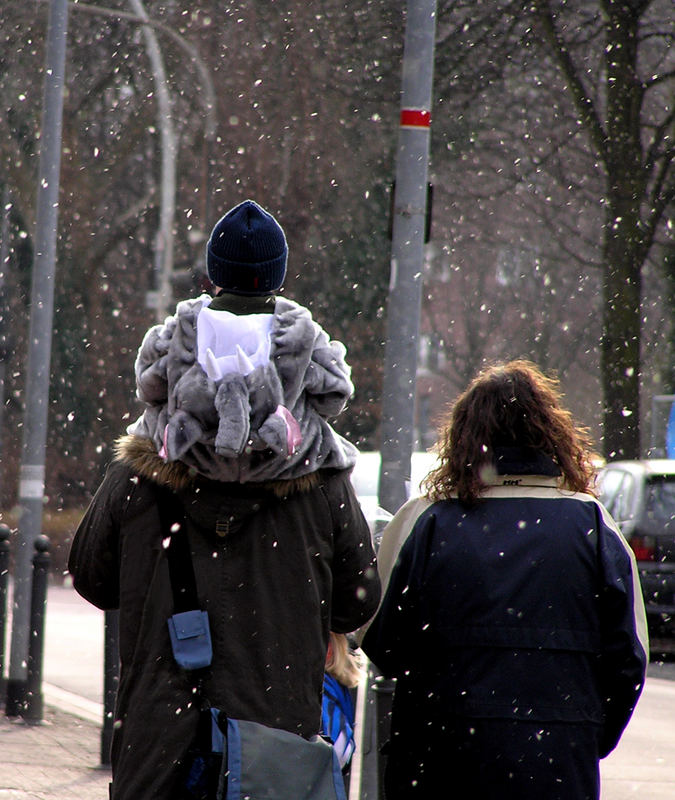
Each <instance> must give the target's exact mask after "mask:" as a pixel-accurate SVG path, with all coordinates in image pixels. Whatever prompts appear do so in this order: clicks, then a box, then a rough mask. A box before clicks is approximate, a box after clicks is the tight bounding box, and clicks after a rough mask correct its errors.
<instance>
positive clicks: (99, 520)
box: [69, 437, 380, 800]
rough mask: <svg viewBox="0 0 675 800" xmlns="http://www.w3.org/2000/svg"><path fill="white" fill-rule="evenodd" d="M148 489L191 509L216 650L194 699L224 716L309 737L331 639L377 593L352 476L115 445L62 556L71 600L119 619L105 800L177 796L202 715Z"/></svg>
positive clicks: (369, 610) (364, 612)
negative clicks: (221, 467)
mask: <svg viewBox="0 0 675 800" xmlns="http://www.w3.org/2000/svg"><path fill="white" fill-rule="evenodd" d="M156 483H163V484H165V485H169V486H171V487H172V488H173V489H175V490H176V491H177V493H178V495H179V497H180V500H181V502H182V505H183V506H184V508H185V511H186V520H187V525H186V527H187V533H188V537H189V542H190V549H191V551H192V555H193V563H194V569H195V573H196V579H197V587H198V594H199V598H200V601H201V604H202V607H203V608H204V609H206V610H207V611H208V614H209V621H210V625H211V634H212V638H213V647H214V658H213V666H212V669H211V673H210V677H208V678H207V680H206V681H205V684H204V694H205V695H206V697H207V698H208V700H209V701H210V703H211V704H212V705H213V706H217V707H220V708H222V709H224V710H225V711H226V712H227V713H228V714H229V715H230V716H233V717H239V718H243V719H249V720H253V721H256V722H260V723H264V724H267V725H272V726H276V727H281V728H284V729H286V730H289V731H294V732H297V733H299V734H302V735H304V736H310V735H312V734H315V733H317V731H318V729H319V724H320V715H321V690H322V681H323V672H324V663H325V657H326V648H327V642H328V632H329V630H330V629H332V630H335V631H338V632H348V631H352V630H354V629H355V628H357V627H358V626H359V625H361V624H363V623H364V622H365V621H366V620H367V619H368V618H369V617H370V616H371V615H372V614H373V613H374V611H375V609H376V607H377V603H378V601H379V596H380V584H379V579H378V577H377V571H376V568H375V566H374V553H373V549H372V546H371V537H370V533H369V530H368V527H367V524H366V522H365V520H364V518H363V515H362V513H361V510H360V508H359V505H358V501H357V499H356V497H355V495H354V492H353V489H352V487H351V484H350V481H349V473H348V471H345V470H342V471H336V470H319V471H318V472H315V473H314V474H312V475H308V476H305V477H303V478H298V479H296V480H291V481H277V482H275V483H257V484H243V485H242V484H235V483H222V482H215V481H211V480H207V479H206V478H203V477H199V476H195V473H194V471H189V470H188V469H186V468H185V466H184V465H182V464H181V463H180V462H169V463H167V462H165V461H162V460H161V459H160V458H158V456H157V455H156V452H155V450H154V447H153V445H152V443H151V442H150V441H149V440H147V439H140V438H139V437H126V438H125V439H124V440H122V442H121V445H120V447H119V452H118V455H117V458H116V460H115V461H114V463H113V464H112V465H111V467H110V468H109V470H108V473H107V475H106V477H105V479H104V481H103V483H102V485H101V486H100V488H99V490H98V492H97V494H96V496H95V498H94V499H93V501H92V503H91V505H90V507H89V509H88V511H87V513H86V516H85V517H84V519H83V520H82V523H81V524H80V526H79V528H78V531H77V533H76V535H75V539H74V542H73V545H72V551H71V555H70V561H69V569H70V571H71V573H72V575H73V580H74V584H75V588H76V589H77V591H78V592H79V593H80V594H81V595H83V596H84V597H85V598H86V599H87V600H89V601H90V602H92V603H93V604H94V605H96V606H98V607H99V608H102V609H114V608H118V607H119V609H120V655H121V681H120V686H119V693H118V698H117V707H116V712H115V717H116V723H115V731H114V740H113V750H112V764H113V793H112V797H113V800H151V799H152V798H158V800H159V798H162V800H170V798H172V797H174V796H175V786H176V781H177V779H178V776H179V773H180V764H181V760H182V759H183V758H184V756H185V753H186V750H187V748H188V746H189V744H190V742H191V741H192V739H193V737H194V734H195V726H196V722H197V716H198V715H197V709H196V707H195V704H194V703H193V700H194V698H193V696H192V694H191V688H192V682H191V680H190V678H189V677H188V674H187V673H185V672H183V671H181V669H180V668H179V667H178V666H177V665H176V663H175V662H174V659H173V656H172V652H171V648H170V641H169V633H168V628H167V619H168V617H169V616H170V615H171V614H172V613H173V609H172V594H171V588H170V582H169V573H168V567H167V558H166V552H165V550H164V548H163V546H162V532H161V529H160V522H159V515H158V508H157V503H156V494H155V489H154V486H155V484H156Z"/></svg>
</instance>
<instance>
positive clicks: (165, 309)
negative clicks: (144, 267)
mask: <svg viewBox="0 0 675 800" xmlns="http://www.w3.org/2000/svg"><path fill="white" fill-rule="evenodd" d="M129 3H130V4H131V7H132V8H133V9H134V11H135V12H136V14H138V16H139V17H140V18H141V19H142V20H144V21H147V20H148V15H147V13H146V11H145V8H144V6H143V3H142V0H129ZM143 37H144V38H145V44H146V46H147V49H148V58H149V59H150V64H151V66H152V73H153V76H154V80H155V88H156V90H157V118H158V121H159V129H160V136H161V143H162V177H161V184H160V208H159V231H158V232H157V240H156V241H157V244H156V247H155V270H156V275H157V320H158V322H164V319H165V318H166V316H167V314H168V313H169V310H170V306H171V301H172V298H173V286H172V282H171V278H172V275H173V249H174V248H173V239H174V236H173V223H174V217H175V215H176V214H175V209H176V134H175V131H174V127H173V115H172V111H171V97H170V93H169V84H168V81H167V79H166V71H165V69H164V61H163V59H162V51H161V49H160V46H159V41H158V40H157V35H156V34H155V32H154V30H153V29H152V28H151V27H149V26H147V25H146V26H145V27H144V28H143Z"/></svg>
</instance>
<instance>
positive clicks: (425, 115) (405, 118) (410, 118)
mask: <svg viewBox="0 0 675 800" xmlns="http://www.w3.org/2000/svg"><path fill="white" fill-rule="evenodd" d="M430 126H431V112H430V111H427V110H426V109H424V108H403V109H401V127H402V128H428V127H430Z"/></svg>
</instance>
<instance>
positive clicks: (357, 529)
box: [327, 471, 381, 633]
mask: <svg viewBox="0 0 675 800" xmlns="http://www.w3.org/2000/svg"><path fill="white" fill-rule="evenodd" d="M329 484H330V485H329V486H328V487H327V488H328V492H329V503H330V506H331V512H332V517H333V563H332V571H333V591H332V598H331V609H332V610H331V623H330V624H331V630H333V631H335V632H336V633H350V632H351V631H355V630H356V629H357V628H358V627H359V626H361V625H363V624H364V623H365V622H367V620H369V619H370V618H371V617H372V616H373V614H374V613H375V611H376V609H377V606H378V603H379V602H380V591H381V590H380V579H379V576H378V574H377V562H376V558H375V550H374V548H373V543H372V537H371V534H370V529H369V527H368V523H367V522H366V520H365V518H364V516H363V512H362V511H361V506H360V505H359V501H358V500H357V498H356V494H355V493H354V489H353V487H352V485H351V482H350V480H349V475H348V472H347V471H344V472H341V473H339V474H338V475H337V476H335V477H334V478H332V479H331V480H330V482H329Z"/></svg>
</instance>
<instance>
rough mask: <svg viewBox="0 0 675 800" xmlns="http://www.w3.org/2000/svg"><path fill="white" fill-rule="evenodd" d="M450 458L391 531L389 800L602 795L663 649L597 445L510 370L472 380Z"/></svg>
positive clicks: (547, 391)
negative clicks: (604, 484)
mask: <svg viewBox="0 0 675 800" xmlns="http://www.w3.org/2000/svg"><path fill="white" fill-rule="evenodd" d="M437 450H438V456H439V464H438V467H437V468H436V469H435V470H433V471H432V472H431V473H430V474H429V475H428V476H427V478H426V480H425V481H424V484H423V486H424V490H425V494H424V496H423V497H421V498H416V499H413V500H410V501H409V502H408V503H407V504H406V505H404V506H403V507H402V508H401V509H400V511H399V512H398V514H397V515H396V516H395V517H394V519H393V520H392V522H391V523H390V525H389V526H388V528H387V529H386V530H385V532H384V536H383V539H382V544H381V547H380V554H379V557H378V560H379V562H380V569H381V570H382V571H383V572H384V573H385V574H384V575H383V576H382V577H383V578H384V580H385V581H386V580H387V579H388V587H387V591H386V595H385V597H384V600H383V602H382V605H381V607H380V610H379V611H378V614H377V615H376V617H375V619H374V620H373V622H372V624H371V625H370V627H369V629H368V631H367V633H366V635H365V639H364V641H363V649H364V650H365V652H366V654H367V655H368V656H369V658H370V659H371V660H372V661H373V662H374V664H375V665H376V666H377V667H378V668H379V669H380V671H381V672H382V673H383V674H384V675H385V676H387V677H392V678H396V679H397V682H396V689H395V694H394V705H393V712H392V726H391V739H390V741H389V743H388V744H387V746H386V752H387V755H388V758H387V766H386V773H385V790H386V796H387V798H388V800H404V799H405V800H408V798H425V797H431V796H434V797H436V796H439V789H438V787H441V786H446V787H447V790H445V791H444V792H442V794H443V796H448V797H453V798H464V797H467V798H468V797H471V798H481V800H492V798H494V800H497V798H499V800H507V799H508V798H514V800H515V798H518V800H527V798H537V800H539V799H540V798H543V797H545V798H547V800H556V798H558V800H585V799H586V798H588V800H596V799H597V798H598V797H599V793H600V779H599V759H600V758H603V757H604V756H606V755H607V754H608V753H609V752H610V751H611V750H612V749H613V748H614V747H615V746H616V744H617V742H618V740H619V738H620V736H621V733H622V731H623V729H624V727H625V726H626V724H627V722H628V720H629V719H630V716H631V714H632V712H633V709H634V708H635V704H636V702H637V700H638V697H639V695H640V692H641V690H642V686H643V683H644V678H645V670H646V665H647V652H648V646H647V638H646V622H645V615H644V605H643V601H642V594H641V591H640V586H639V582H638V577H637V572H636V568H635V560H634V558H633V556H632V553H631V551H630V549H629V547H628V546H627V544H626V542H625V540H624V539H623V538H622V536H621V534H620V533H619V531H618V529H617V528H616V525H615V524H614V522H613V520H612V519H611V518H610V516H609V515H608V513H607V511H606V510H605V509H604V508H603V507H602V505H601V504H600V503H599V502H598V501H597V500H596V499H595V497H594V495H593V493H592V486H593V480H594V469H593V463H592V454H591V448H590V442H589V439H588V436H587V434H586V432H585V431H584V430H583V429H581V428H580V427H578V426H576V425H575V423H574V421H573V419H572V417H571V415H570V413H569V412H568V411H567V410H565V409H564V408H563V406H562V404H561V395H560V391H559V389H558V385H557V382H556V381H555V380H554V379H552V378H549V377H547V376H545V375H544V374H542V372H541V371H540V370H539V369H538V368H537V367H536V366H535V365H534V364H531V363H530V362H527V361H512V362H510V363H507V364H503V365H498V366H494V367H491V368H489V369H486V370H485V371H484V372H482V373H481V374H479V375H478V376H477V377H476V378H475V379H474V380H473V381H472V382H471V383H470V384H469V386H468V387H467V389H466V390H465V391H464V392H463V393H462V394H461V395H460V397H459V398H458V399H457V401H456V402H455V404H454V406H453V408H452V410H451V412H450V414H449V416H448V417H447V418H446V419H445V420H444V421H443V424H442V426H441V431H440V437H439V442H438V445H437ZM392 567H393V568H392ZM389 572H390V573H391V574H389Z"/></svg>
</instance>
